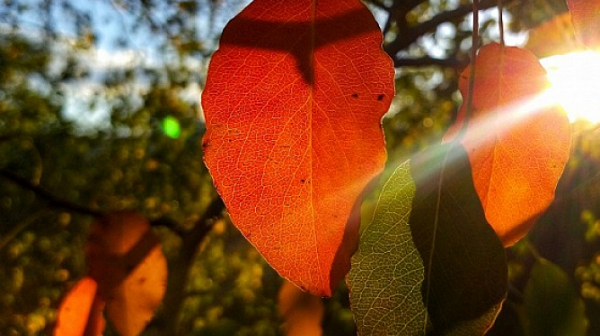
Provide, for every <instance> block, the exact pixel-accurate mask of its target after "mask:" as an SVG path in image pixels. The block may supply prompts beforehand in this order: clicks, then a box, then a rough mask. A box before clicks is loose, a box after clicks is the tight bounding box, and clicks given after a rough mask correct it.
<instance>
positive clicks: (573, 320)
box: [523, 260, 589, 336]
mask: <svg viewBox="0 0 600 336" xmlns="http://www.w3.org/2000/svg"><path fill="white" fill-rule="evenodd" d="M523 298H524V305H525V313H526V318H527V323H526V326H527V335H528V336H563V335H569V336H584V335H587V328H588V324H589V322H588V320H587V318H586V315H585V305H584V303H583V300H582V299H581V297H579V295H578V293H577V291H576V290H575V288H574V287H573V284H572V283H571V281H570V280H569V277H568V276H567V274H566V273H565V272H564V271H563V270H562V269H560V267H558V266H556V265H554V264H552V263H550V262H549V261H547V260H542V261H540V262H538V263H536V264H535V265H534V266H533V269H532V270H531V276H530V277H529V281H528V282H527V285H526V286H525V291H524V292H523Z"/></svg>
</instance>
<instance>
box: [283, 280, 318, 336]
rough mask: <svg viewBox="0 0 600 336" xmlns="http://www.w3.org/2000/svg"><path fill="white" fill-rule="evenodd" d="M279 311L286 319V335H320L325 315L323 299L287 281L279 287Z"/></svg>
mask: <svg viewBox="0 0 600 336" xmlns="http://www.w3.org/2000/svg"><path fill="white" fill-rule="evenodd" d="M278 303H279V313H280V314H281V316H283V319H284V320H285V335H286V336H320V335H322V334H323V329H322V328H321V320H322V319H323V316H324V315H325V306H324V305H323V300H322V299H321V298H320V297H318V296H314V295H312V294H310V293H305V292H303V291H301V290H300V288H298V287H296V286H295V285H294V284H293V283H291V282H289V281H285V282H284V283H283V284H282V285H281V288H280V289H279V297H278Z"/></svg>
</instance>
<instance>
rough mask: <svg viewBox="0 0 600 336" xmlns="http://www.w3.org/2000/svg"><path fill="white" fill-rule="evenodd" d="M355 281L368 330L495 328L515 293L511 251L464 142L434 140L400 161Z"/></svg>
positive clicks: (355, 302)
mask: <svg viewBox="0 0 600 336" xmlns="http://www.w3.org/2000/svg"><path fill="white" fill-rule="evenodd" d="M434 241H435V245H433V246H432V243H433V242H434ZM432 251H433V253H432ZM430 256H431V257H430ZM348 284H349V287H350V291H351V293H350V302H351V306H352V309H353V313H354V316H355V319H356V322H357V326H358V330H359V334H360V335H483V334H484V333H485V331H486V330H487V329H489V327H490V326H491V325H492V324H493V321H494V320H495V318H496V315H497V313H498V311H499V310H500V308H501V306H502V302H503V300H504V298H505V296H506V290H507V265H506V257H505V254H504V249H503V247H502V244H501V242H500V240H499V239H498V237H497V236H496V234H495V233H494V231H493V230H492V228H491V227H490V226H489V224H488V223H487V221H486V220H485V215H484V213H483V209H482V207H481V203H480V201H479V198H478V196H477V193H476V192H475V188H474V187H473V181H472V179H471V169H470V166H469V161H468V158H467V154H466V152H465V151H464V149H463V148H462V147H461V146H460V145H457V144H451V145H444V146H439V147H436V148H434V149H431V150H428V151H427V152H425V153H423V154H421V155H419V156H418V157H415V158H413V159H412V160H410V161H407V162H405V163H403V164H401V165H400V166H399V167H398V168H397V169H396V170H395V171H394V173H393V174H392V175H391V177H390V178H389V179H388V181H387V182H386V183H385V185H384V187H383V190H382V192H381V194H380V198H379V200H378V203H377V206H376V209H375V214H374V216H373V220H372V222H371V223H370V224H369V226H368V227H367V228H366V229H365V230H364V232H363V234H362V235H361V239H360V245H359V249H358V251H357V253H356V254H355V255H354V257H353V259H352V268H351V270H350V273H349V274H348Z"/></svg>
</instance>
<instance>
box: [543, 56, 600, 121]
mask: <svg viewBox="0 0 600 336" xmlns="http://www.w3.org/2000/svg"><path fill="white" fill-rule="evenodd" d="M541 63H542V65H543V66H544V68H546V70H547V71H548V79H549V80H550V83H551V84H552V86H551V88H550V90H549V92H548V94H549V96H550V97H551V98H552V99H555V100H556V101H557V102H558V103H559V104H561V105H562V106H563V108H564V109H565V111H566V112H567V115H568V116H569V119H570V120H571V122H574V121H576V120H581V119H585V120H587V121H589V122H592V123H598V122H600V54H598V53H596V52H593V51H584V52H576V53H571V54H566V55H558V56H552V57H548V58H544V59H542V60H541Z"/></svg>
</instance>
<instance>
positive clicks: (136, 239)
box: [86, 212, 167, 336]
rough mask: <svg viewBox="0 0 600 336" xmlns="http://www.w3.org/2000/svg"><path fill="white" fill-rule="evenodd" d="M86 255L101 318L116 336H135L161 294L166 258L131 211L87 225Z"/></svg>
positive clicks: (145, 224)
mask: <svg viewBox="0 0 600 336" xmlns="http://www.w3.org/2000/svg"><path fill="white" fill-rule="evenodd" d="M86 252H87V258H88V262H89V265H90V272H89V273H90V276H91V277H92V278H94V279H95V280H96V281H97V282H98V294H99V296H100V297H101V298H102V299H104V300H105V301H106V315H107V317H108V318H109V319H110V320H111V322H112V323H113V325H114V327H115V329H116V330H117V331H118V332H119V334H120V335H122V336H135V335H138V334H139V333H140V332H141V331H142V330H143V329H144V328H145V326H146V324H147V323H148V322H149V321H150V319H151V318H152V316H153V315H154V311H155V310H156V308H157V307H158V305H159V304H160V302H161V300H162V297H163V295H164V293H165V289H166V278H167V264H166V259H165V256H164V255H163V253H162V249H161V246H160V244H159V242H158V239H157V237H156V236H155V234H154V233H153V232H152V230H151V229H150V224H149V223H148V221H147V220H146V218H144V217H143V216H141V215H139V214H136V213H134V212H113V213H109V214H106V215H104V216H103V217H102V218H100V220H98V221H97V222H95V223H94V225H93V226H92V229H91V234H90V238H89V241H88V244H87V251H86Z"/></svg>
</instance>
